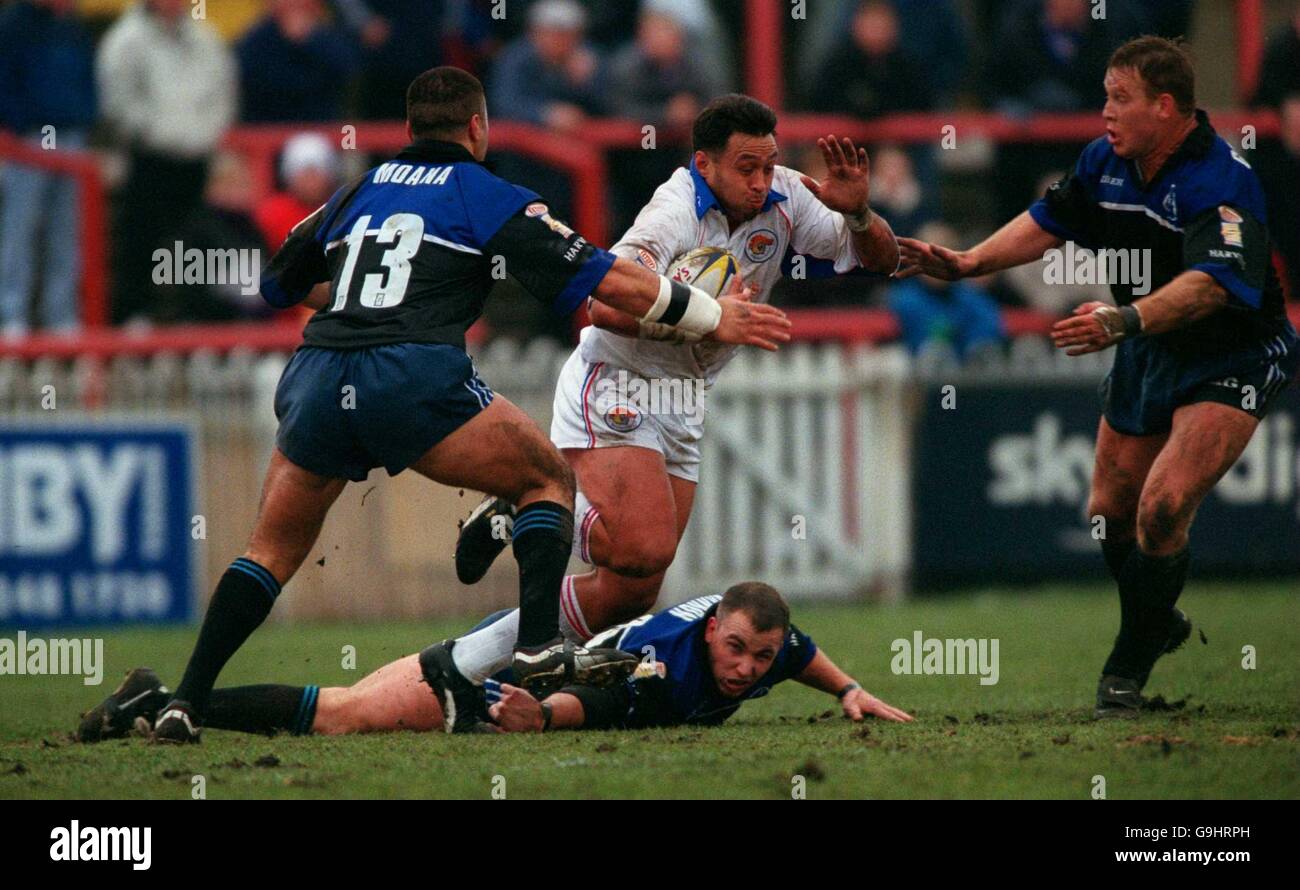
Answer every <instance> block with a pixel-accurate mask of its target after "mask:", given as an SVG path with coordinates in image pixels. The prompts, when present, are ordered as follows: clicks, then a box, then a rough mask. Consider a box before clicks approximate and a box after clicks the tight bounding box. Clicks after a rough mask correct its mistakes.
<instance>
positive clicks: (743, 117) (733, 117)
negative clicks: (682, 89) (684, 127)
mask: <svg viewBox="0 0 1300 890" xmlns="http://www.w3.org/2000/svg"><path fill="white" fill-rule="evenodd" d="M775 132H776V112H775V111H773V110H772V109H770V108H768V107H767V106H766V105H764V104H763V103H762V102H760V101H758V100H757V99H754V98H752V97H750V96H745V95H742V94H740V93H729V94H727V95H726V96H719V97H718V98H716V99H714V100H713V101H712V102H710V103H709V104H708V105H705V106H704V109H703V110H702V111H701V112H700V113H699V116H698V117H696V118H695V126H694V127H693V128H692V130H691V142H692V146H693V147H692V150H693V151H707V152H709V153H710V154H717V153H718V152H720V151H722V150H723V149H725V148H726V147H727V140H728V139H730V138H731V134H732V133H744V134H745V135H746V136H767V135H769V134H771V133H775Z"/></svg>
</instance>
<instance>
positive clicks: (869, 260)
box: [844, 208, 902, 275]
mask: <svg viewBox="0 0 1300 890" xmlns="http://www.w3.org/2000/svg"><path fill="white" fill-rule="evenodd" d="M844 218H845V220H847V221H848V224H849V231H850V232H851V233H852V238H853V249H854V251H855V252H856V253H857V255H858V261H859V262H861V263H862V268H864V269H866V270H867V271H868V272H875V273H877V274H879V275H893V274H894V273H895V272H897V271H898V266H899V264H900V263H901V262H902V255H901V254H900V253H899V250H898V239H897V238H896V237H894V230H893V229H892V228H890V226H889V223H888V222H886V221H885V218H884V217H883V216H881V215H880V214H878V213H875V212H873V211H872V210H871V209H870V208H868V209H867V210H866V212H865V213H863V214H861V215H858V216H849V215H846V216H845V217H844Z"/></svg>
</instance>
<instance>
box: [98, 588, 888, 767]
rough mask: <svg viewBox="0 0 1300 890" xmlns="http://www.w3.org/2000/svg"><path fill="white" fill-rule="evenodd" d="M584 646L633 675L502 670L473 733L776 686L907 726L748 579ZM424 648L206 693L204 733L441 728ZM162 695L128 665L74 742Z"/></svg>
mask: <svg viewBox="0 0 1300 890" xmlns="http://www.w3.org/2000/svg"><path fill="white" fill-rule="evenodd" d="M513 620H515V617H514V613H506V612H499V613H497V614H495V615H492V616H491V617H490V618H488V619H487V620H485V621H484V622H483V623H482V624H480V625H479V628H478V629H476V630H490V629H491V628H492V627H493V626H496V625H499V624H502V623H508V622H510V621H513ZM471 636H472V634H471ZM595 640H596V643H595V644H596V645H600V646H612V647H616V648H617V649H618V650H619V651H621V652H624V653H627V655H628V656H629V657H630V658H633V659H634V660H636V661H637V662H638V663H639V664H640V665H643V666H644V667H645V670H640V671H638V672H637V673H636V674H634V675H633V676H632V677H629V678H628V679H626V680H624V681H622V682H619V683H616V684H612V685H604V686H594V685H587V684H582V683H575V684H571V685H569V686H566V687H564V688H562V689H560V690H559V691H556V692H553V693H551V694H550V695H548V696H545V697H544V698H540V699H539V698H538V697H535V696H533V695H532V694H531V693H529V692H528V690H526V689H523V688H522V687H518V686H515V685H513V682H512V681H515V680H516V678H515V677H514V675H513V672H511V671H510V670H507V671H504V672H502V673H501V674H499V675H498V676H497V677H495V678H493V680H489V681H488V683H487V684H486V685H487V687H488V688H489V690H491V696H492V698H493V699H494V700H493V701H492V702H491V704H490V713H491V717H492V720H493V723H492V724H488V723H479V724H477V726H478V727H479V728H493V729H498V730H502V731H506V732H526V731H543V730H555V729H578V728H586V729H601V728H616V727H642V726H673V725H677V724H695V725H715V724H718V723H722V722H723V721H724V720H726V719H727V718H728V717H730V716H731V715H732V714H734V713H735V712H736V710H737V709H739V708H740V706H741V705H742V704H743V703H744V702H747V701H750V700H752V699H756V698H761V697H763V696H765V695H767V694H768V693H769V692H770V691H771V689H772V687H773V686H775V685H776V684H777V683H780V682H782V681H784V680H798V681H799V682H800V683H803V684H805V685H807V686H811V687H812V688H814V689H818V690H821V691H822V692H826V693H829V694H831V695H834V696H836V697H837V698H838V699H839V701H840V706H841V708H842V710H843V712H844V714H845V716H847V717H849V718H850V719H852V720H855V721H856V720H862V719H863V718H865V717H879V718H881V719H884V720H894V721H900V722H910V721H911V720H912V717H911V716H910V715H909V714H906V713H904V712H903V711H901V710H899V709H898V708H895V707H893V706H891V705H888V704H886V703H885V702H883V701H881V700H880V699H878V698H876V697H875V696H873V695H871V694H870V693H868V692H867V691H866V690H865V689H863V688H862V687H861V686H859V685H858V683H857V682H855V681H854V680H853V678H852V677H850V676H849V675H848V674H846V673H845V672H844V671H842V670H841V669H840V668H839V667H837V666H836V665H835V663H834V662H833V661H831V659H830V658H829V657H828V656H827V655H826V653H825V652H823V651H821V650H820V649H818V648H817V646H816V645H815V644H814V643H813V641H812V640H811V639H809V638H808V637H807V636H806V635H805V634H803V633H802V632H801V631H800V630H799V629H798V628H797V627H795V626H794V625H793V624H791V623H790V610H789V608H788V607H787V606H786V604H785V601H784V600H783V599H782V598H781V596H780V594H779V593H777V591H776V590H775V589H773V588H772V587H771V586H769V585H767V584H763V583H760V582H753V581H751V582H745V583H741V584H736V585H734V586H732V587H731V588H729V589H728V590H727V592H726V593H724V594H722V595H721V596H706V597H700V598H699V599H694V600H689V601H687V602H685V603H681V604H680V605H676V606H673V607H671V608H668V609H665V610H664V611H662V612H659V613H657V614H655V615H644V616H642V617H640V618H638V619H636V620H635V621H630V622H628V623H626V624H621V625H617V626H615V627H611V628H609V629H608V630H606V631H604V632H602V633H600V634H598V635H597V636H596V638H595ZM432 649H434V647H432V646H431V647H429V649H426V650H425V651H424V652H422V653H420V654H418V655H408V656H406V657H405V658H401V659H398V660H397V661H394V662H392V663H391V664H388V665H385V666H384V667H381V668H380V669H379V670H377V671H375V672H374V673H372V674H370V675H368V676H367V677H365V678H364V679H362V680H360V681H359V682H357V683H356V684H355V685H353V686H351V687H347V688H342V687H337V688H320V687H317V686H306V687H304V686H279V685H259V686H242V687H236V688H233V689H217V690H214V691H213V693H212V698H211V701H210V703H209V707H208V718H207V724H206V725H207V726H208V727H210V728H214V729H229V730H236V731H240V732H256V733H273V732H290V733H295V734H299V735H303V734H307V733H315V734H319V735H340V734H345V733H360V732H386V731H395V730H413V731H426V732H427V731H430V730H434V729H437V728H440V727H444V726H445V725H446V721H445V719H444V714H443V700H442V699H440V698H439V697H438V696H437V695H435V694H434V693H433V689H431V688H430V687H431V686H436V683H437V679H436V675H435V676H434V677H433V678H432V679H431V677H430V674H429V665H430V656H429V653H430V650H432ZM166 698H167V690H166V688H165V687H163V686H162V684H161V682H160V681H159V679H158V677H157V675H155V674H154V672H153V671H150V670H148V669H147V668H137V669H135V670H133V671H131V672H130V673H129V674H128V675H127V679H126V681H125V682H124V683H123V684H122V686H121V687H119V689H118V690H117V691H116V692H115V693H114V694H113V695H112V696H110V697H109V698H108V699H107V700H106V701H105V702H104V703H103V704H101V705H99V706H98V707H96V708H95V709H93V710H91V711H90V712H88V713H87V714H86V715H84V717H83V718H82V722H81V726H80V728H79V730H78V733H77V734H78V737H79V738H80V739H81V740H82V741H87V742H93V741H99V740H101V739H105V738H114V737H118V736H122V735H125V734H126V733H127V732H129V731H130V730H131V729H132V726H133V724H134V723H135V721H136V720H137V719H139V720H140V721H141V722H142V723H143V724H144V725H146V726H147V725H148V722H149V721H150V719H151V717H152V714H153V713H154V712H155V711H156V710H157V709H158V708H159V707H160V705H161V704H162V702H163V701H165V700H166ZM484 704H485V705H486V704H487V702H486V701H485V702H484Z"/></svg>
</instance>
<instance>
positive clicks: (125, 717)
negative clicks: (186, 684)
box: [77, 668, 171, 742]
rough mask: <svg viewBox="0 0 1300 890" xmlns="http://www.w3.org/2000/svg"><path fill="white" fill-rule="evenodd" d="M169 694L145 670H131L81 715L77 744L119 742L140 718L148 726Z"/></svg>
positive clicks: (155, 676)
mask: <svg viewBox="0 0 1300 890" xmlns="http://www.w3.org/2000/svg"><path fill="white" fill-rule="evenodd" d="M170 695H171V692H170V691H169V690H168V689H167V687H166V686H164V685H163V684H162V681H161V680H159V679H158V675H157V674H155V673H154V672H153V671H151V670H150V669H149V668H133V669H132V670H129V671H127V673H126V679H124V680H123V681H122V684H121V685H120V686H118V687H117V689H115V690H113V694H112V695H110V696H109V697H108V698H106V699H104V700H103V701H102V702H100V703H99V704H97V705H95V707H93V708H91V709H90V710H89V711H87V712H86V713H84V714H82V715H81V722H80V723H79V724H78V725H77V741H79V742H99V741H103V740H104V739H119V738H122V737H123V736H125V735H126V734H127V733H129V732H130V731H131V729H132V727H134V726H135V721H136V719H137V718H144V720H145V721H147V722H148V724H149V725H150V726H152V725H153V721H154V718H155V717H156V716H157V715H158V709H159V708H161V707H162V706H163V705H165V704H166V703H167V699H168V696H170Z"/></svg>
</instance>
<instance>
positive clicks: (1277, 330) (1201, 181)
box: [1029, 110, 1295, 355]
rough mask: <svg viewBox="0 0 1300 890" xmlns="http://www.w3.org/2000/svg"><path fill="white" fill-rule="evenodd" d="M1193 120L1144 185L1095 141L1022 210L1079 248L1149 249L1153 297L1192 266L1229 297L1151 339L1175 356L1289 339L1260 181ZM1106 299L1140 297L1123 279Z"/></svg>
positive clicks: (1130, 165)
mask: <svg viewBox="0 0 1300 890" xmlns="http://www.w3.org/2000/svg"><path fill="white" fill-rule="evenodd" d="M1196 119H1197V122H1196V128H1195V129H1194V130H1193V131H1192V132H1191V133H1190V134H1189V135H1188V136H1187V138H1186V139H1185V140H1184V141H1183V143H1182V145H1181V146H1179V148H1178V149H1177V150H1176V151H1175V152H1174V154H1173V155H1171V156H1170V158H1169V159H1168V160H1167V161H1166V162H1165V164H1164V165H1163V166H1162V167H1161V168H1160V170H1158V171H1157V172H1156V173H1155V175H1154V176H1153V177H1152V179H1151V181H1150V182H1143V181H1142V178H1141V176H1140V174H1139V172H1138V168H1137V164H1136V163H1135V162H1134V161H1132V160H1127V159H1125V158H1121V157H1119V156H1118V155H1117V154H1115V151H1114V149H1113V148H1112V147H1111V146H1110V144H1109V143H1108V142H1107V141H1106V139H1105V138H1104V137H1102V138H1099V139H1096V140H1095V141H1093V142H1092V143H1090V144H1089V145H1088V146H1087V147H1086V148H1085V149H1084V150H1083V153H1082V154H1081V155H1080V156H1079V160H1078V163H1077V164H1076V166H1075V168H1074V170H1073V171H1072V172H1071V173H1070V174H1068V175H1067V176H1066V177H1065V178H1064V179H1062V180H1061V181H1059V182H1057V183H1056V184H1054V185H1053V186H1052V187H1051V188H1050V189H1048V191H1047V194H1046V195H1044V197H1043V198H1042V199H1040V200H1039V201H1037V202H1036V203H1034V204H1033V205H1032V206H1031V207H1030V208H1029V213H1030V215H1031V216H1032V217H1033V219H1034V221H1035V222H1036V223H1038V225H1039V226H1041V227H1042V228H1043V229H1045V230H1046V231H1048V232H1051V233H1052V234H1053V235H1055V236H1056V237H1058V238H1061V239H1064V240H1066V241H1073V242H1075V243H1076V244H1078V245H1080V246H1083V247H1089V248H1093V249H1112V250H1130V249H1139V250H1150V251H1151V254H1150V256H1151V281H1150V285H1151V292H1152V293H1154V292H1155V291H1156V290H1158V289H1159V288H1161V287H1163V286H1164V285H1165V284H1168V283H1169V282H1170V281H1172V280H1173V279H1174V278H1176V277H1177V276H1178V275H1180V274H1182V273H1183V272H1185V271H1188V270H1191V269H1196V270H1200V271H1203V272H1205V273H1206V274H1208V275H1210V276H1211V277H1213V278H1214V279H1215V281H1217V282H1218V283H1219V284H1220V285H1222V286H1223V288H1224V289H1225V290H1226V291H1227V292H1228V293H1229V295H1230V297H1231V299H1230V300H1229V303H1228V305H1227V306H1226V307H1225V308H1224V310H1223V311H1220V312H1216V313H1214V314H1213V315H1212V316H1210V317H1207V318H1204V319H1201V320H1200V321H1197V322H1193V323H1192V324H1190V325H1187V326H1186V327H1184V328H1181V329H1179V330H1176V331H1171V332H1168V333H1165V334H1160V335H1158V336H1156V337H1154V338H1153V339H1155V340H1157V341H1159V342H1160V343H1161V344H1162V345H1163V346H1166V347H1168V348H1170V349H1171V350H1173V351H1174V352H1176V353H1181V354H1185V355H1207V354H1215V353H1227V352H1231V351H1233V350H1235V349H1239V348H1241V347H1242V346H1246V345H1251V344H1256V343H1260V344H1262V343H1269V342H1272V341H1274V340H1275V339H1276V338H1281V340H1282V341H1283V342H1284V343H1286V344H1289V343H1292V342H1294V339H1295V331H1294V330H1293V329H1292V327H1291V324H1290V322H1289V321H1288V320H1287V317H1286V313H1285V309H1284V306H1283V296H1282V289H1281V286H1280V285H1279V283H1278V279H1277V274H1276V272H1275V270H1274V269H1273V266H1272V262H1271V253H1272V251H1271V246H1270V243H1269V234H1268V224H1267V216H1266V212H1265V208H1264V195H1263V190H1262V188H1261V186H1260V184H1259V180H1258V178H1257V177H1256V176H1255V173H1254V171H1253V170H1251V168H1250V165H1249V164H1248V163H1247V162H1246V161H1245V160H1244V159H1242V158H1241V157H1240V156H1239V155H1238V154H1237V153H1236V152H1235V151H1233V149H1232V147H1231V146H1229V145H1228V143H1226V142H1225V141H1224V140H1223V139H1222V138H1220V137H1219V136H1218V135H1217V134H1216V133H1215V132H1214V129H1213V128H1212V127H1211V126H1210V123H1209V118H1208V117H1207V116H1206V114H1205V112H1204V111H1200V110H1198V111H1197V112H1196ZM1111 293H1112V295H1113V296H1114V298H1115V302H1116V303H1117V304H1118V305H1121V306H1123V305H1127V304H1129V303H1132V302H1133V301H1134V300H1135V299H1138V298H1139V295H1135V294H1133V283H1132V282H1130V283H1126V284H1112V285H1111Z"/></svg>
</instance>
